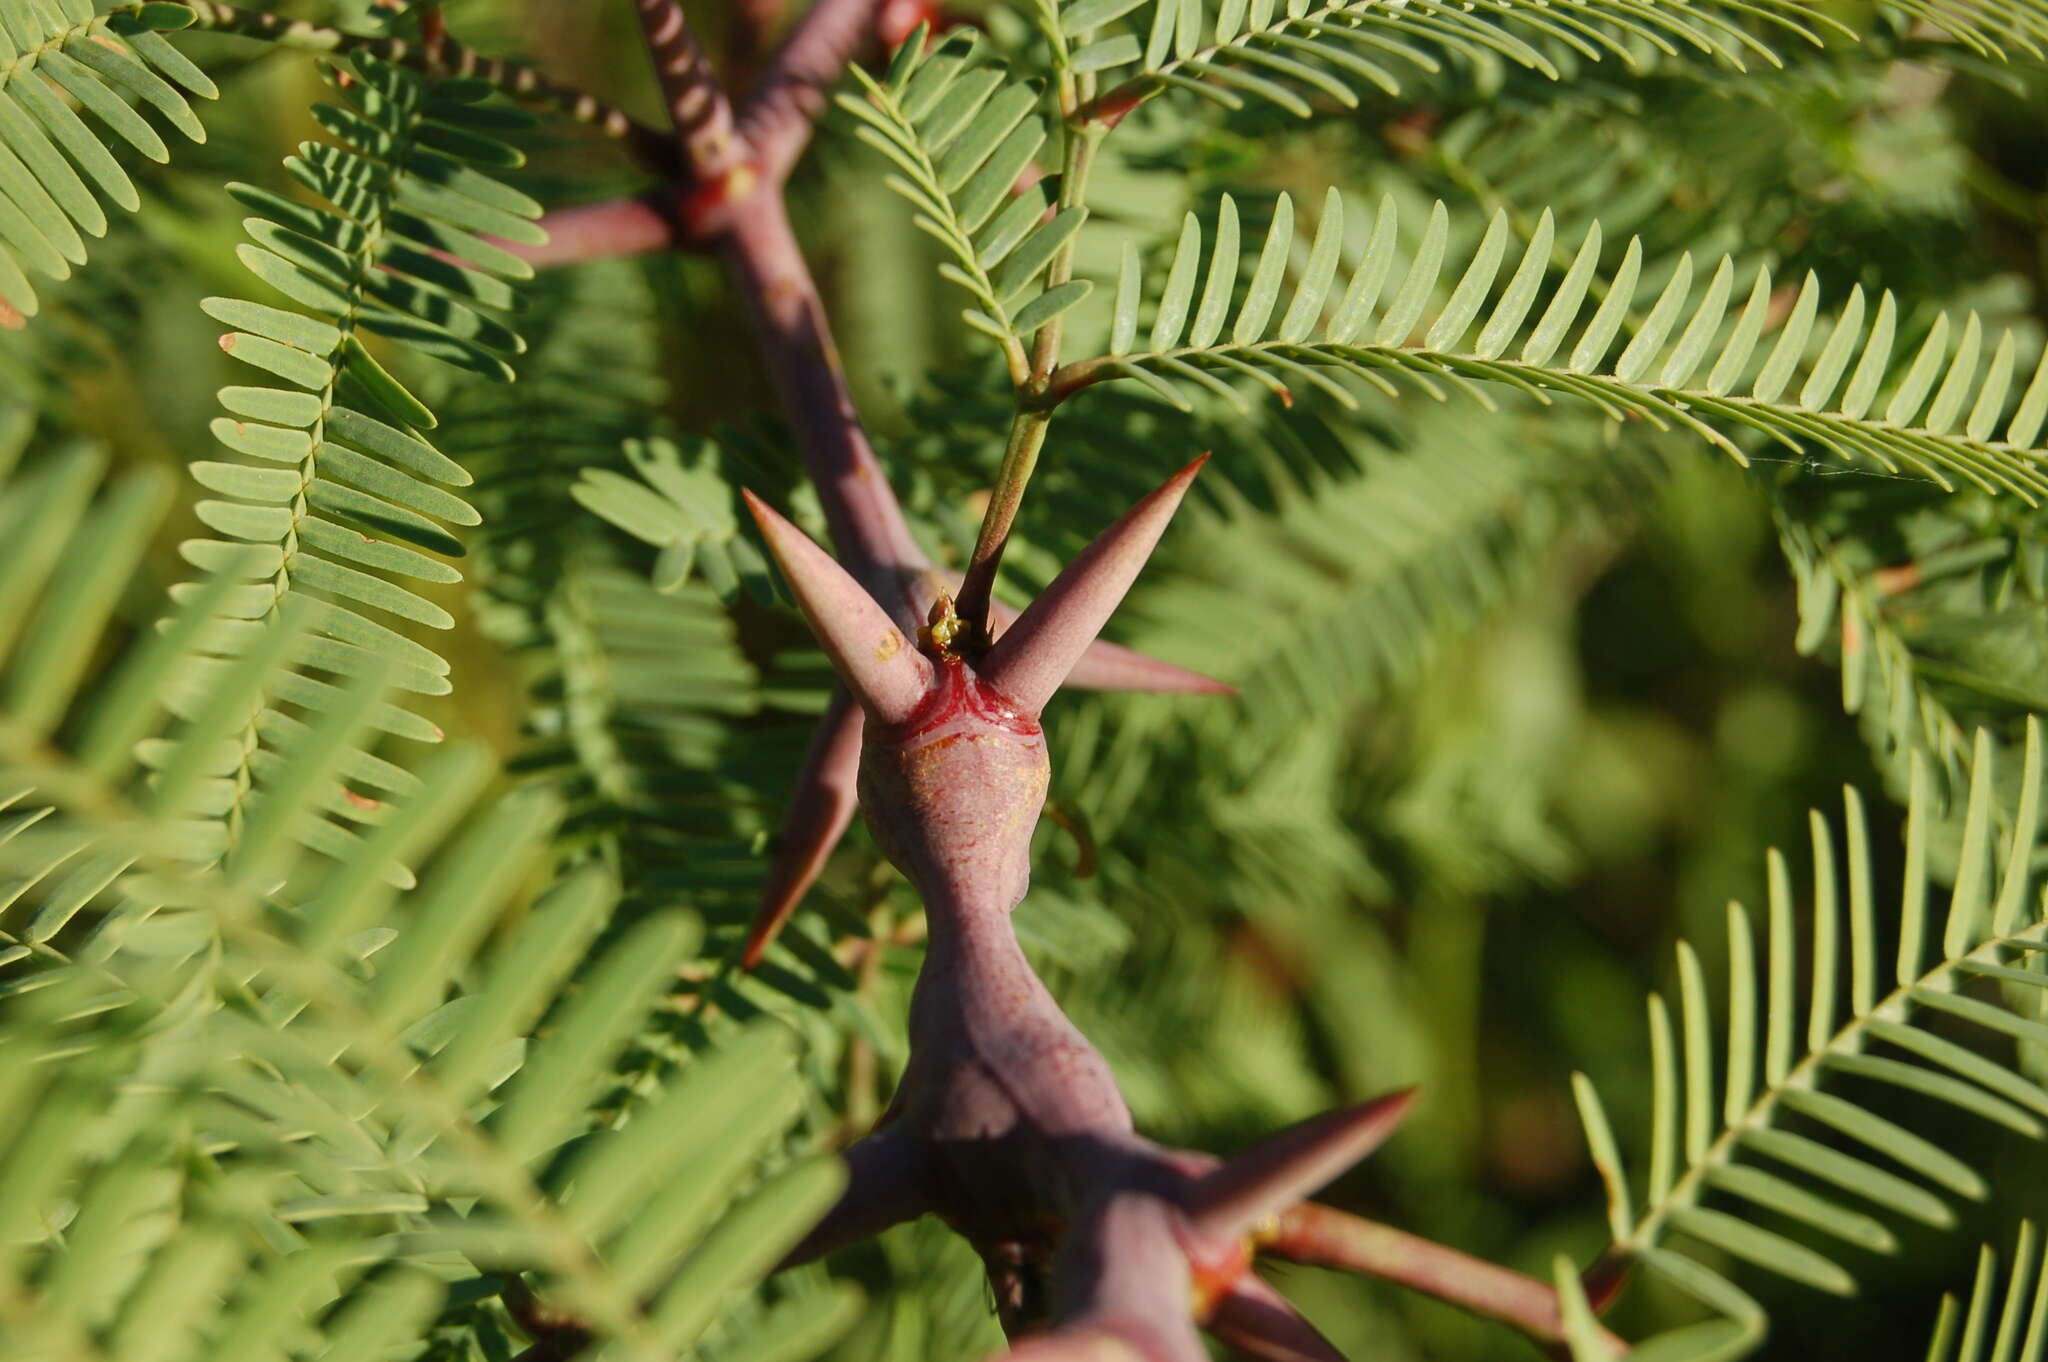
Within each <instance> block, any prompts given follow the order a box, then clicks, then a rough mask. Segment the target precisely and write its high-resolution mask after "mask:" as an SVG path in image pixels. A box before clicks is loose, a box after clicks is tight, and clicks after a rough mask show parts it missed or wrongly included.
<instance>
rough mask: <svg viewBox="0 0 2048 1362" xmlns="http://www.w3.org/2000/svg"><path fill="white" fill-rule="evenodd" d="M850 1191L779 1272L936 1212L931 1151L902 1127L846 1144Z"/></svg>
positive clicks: (892, 1128)
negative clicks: (929, 1177) (929, 1180)
mask: <svg viewBox="0 0 2048 1362" xmlns="http://www.w3.org/2000/svg"><path fill="white" fill-rule="evenodd" d="M839 1157H840V1158H842V1159H844V1160H845V1161H846V1190H845V1191H843V1192H841V1193H840V1194H839V1200H838V1201H837V1202H835V1203H834V1204H833V1206H832V1209H831V1210H829V1211H827V1212H825V1215H824V1218H823V1219H821V1220H820V1221H819V1222H818V1223H817V1225H816V1226H815V1227H813V1228H812V1230H811V1232H810V1233H809V1234H807V1235H805V1236H804V1238H803V1241H802V1242H801V1243H799V1244H798V1245H797V1246H796V1247H795V1248H793V1249H791V1250H790V1251H789V1256H788V1257H786V1258H784V1259H783V1260H782V1262H781V1264H780V1265H779V1266H778V1267H777V1268H776V1269H775V1270H776V1271H777V1272H780V1271H782V1270H783V1269H784V1268H791V1267H795V1266H797V1265H798V1264H799V1263H808V1262H810V1261H811V1260H812V1259H814V1258H822V1257H824V1256H825V1255H826V1254H828V1253H830V1252H832V1250H834V1249H836V1248H840V1247H842V1246H844V1245H847V1244H853V1243H858V1242H860V1241H861V1240H863V1239H872V1238H874V1236H876V1235H878V1234H880V1233H881V1232H882V1231H883V1230H886V1229H888V1228H889V1227H890V1226H892V1225H900V1224H902V1223H903V1222H904V1221H906V1220H915V1219H917V1218H918V1217H919V1216H921V1215H923V1214H925V1213H926V1212H928V1211H930V1210H932V1209H933V1205H932V1194H931V1189H930V1188H929V1187H927V1186H926V1185H925V1170H926V1169H927V1168H928V1167H930V1166H931V1162H932V1157H931V1151H930V1150H929V1149H928V1148H927V1147H926V1145H925V1143H924V1141H923V1140H921V1139H919V1138H918V1137H917V1136H916V1135H915V1134H913V1133H912V1132H911V1131H910V1130H908V1129H907V1128H905V1127H903V1126H899V1125H890V1126H885V1127H883V1128H882V1129H880V1130H877V1131H875V1132H874V1133H873V1134H871V1135H868V1136H865V1137H863V1138H862V1139H859V1140H855V1141H854V1142H853V1143H852V1144H850V1145H848V1146H847V1147H846V1149H845V1151H844V1152H843V1153H841V1154H840V1156H839Z"/></svg>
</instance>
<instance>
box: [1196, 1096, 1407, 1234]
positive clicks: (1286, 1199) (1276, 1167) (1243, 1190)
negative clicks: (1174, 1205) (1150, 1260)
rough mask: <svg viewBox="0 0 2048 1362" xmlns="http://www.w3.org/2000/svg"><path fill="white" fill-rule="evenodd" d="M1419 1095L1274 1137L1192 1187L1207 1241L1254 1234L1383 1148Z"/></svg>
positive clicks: (1381, 1100) (1377, 1102) (1348, 1110)
mask: <svg viewBox="0 0 2048 1362" xmlns="http://www.w3.org/2000/svg"><path fill="white" fill-rule="evenodd" d="M1416 1091H1417V1090H1416V1089H1414V1088H1404V1089H1402V1090H1401V1091H1400V1092H1396V1093H1390V1094H1388V1095H1387V1096H1385V1097H1377V1098H1374V1099H1373V1100H1372V1101H1370V1102H1364V1103H1360V1104H1359V1105H1358V1106H1355V1107H1344V1108H1341V1109H1339V1110H1337V1111H1330V1112H1325V1113H1323V1114H1322V1115H1321V1116H1312V1117H1310V1118H1309V1119H1308V1120H1306V1121H1303V1122H1301V1123H1300V1124H1299V1125H1294V1126H1290V1127H1288V1128H1287V1129H1286V1130H1283V1131H1281V1132H1280V1133H1279V1134H1277V1135H1271V1136H1268V1137H1267V1138H1266V1139H1264V1140H1262V1141H1260V1142H1259V1143H1258V1144H1255V1145H1253V1146H1252V1147H1251V1148H1250V1149H1247V1150H1245V1151H1244V1152H1243V1153H1241V1154H1239V1155H1238V1156H1237V1157H1235V1158H1233V1159H1230V1160H1228V1161H1227V1162H1225V1163H1224V1165H1223V1166H1222V1167H1221V1168H1219V1169H1217V1170H1216V1171H1215V1172H1213V1173H1211V1174H1209V1175H1208V1176H1207V1177H1204V1178H1203V1179H1202V1180H1201V1181H1199V1182H1197V1183H1195V1184H1194V1185H1193V1186H1192V1187H1190V1188H1189V1189H1188V1199H1187V1214H1188V1220H1189V1222H1190V1223H1191V1224H1192V1225H1193V1226H1194V1228H1195V1230H1196V1232H1197V1233H1199V1234H1201V1235H1202V1236H1203V1237H1205V1238H1208V1237H1214V1238H1217V1239H1236V1238H1238V1237H1240V1236H1242V1235H1246V1234H1249V1233H1251V1232H1252V1230H1253V1229H1254V1228H1255V1227H1257V1226H1258V1225H1259V1223H1260V1222H1261V1221H1264V1220H1267V1219H1269V1218H1271V1217H1273V1216H1276V1215H1278V1214H1279V1213H1280V1212H1282V1211H1284V1210H1286V1209H1287V1208H1288V1207H1290V1206H1292V1205H1294V1203H1296V1202H1297V1201H1300V1200H1302V1199H1303V1198H1304V1197H1307V1196H1308V1195H1310V1194H1311V1193H1313V1192H1314V1191H1315V1190H1316V1189H1317V1188H1319V1187H1321V1186H1322V1185H1323V1184H1324V1183H1326V1182H1328V1181H1330V1179H1332V1178H1334V1177H1336V1176H1337V1175H1338V1174H1339V1173H1342V1172H1343V1171H1344V1170H1345V1169H1347V1168H1349V1167H1351V1165H1353V1164H1355V1163H1357V1162H1358V1161H1359V1160H1360V1159H1363V1158H1364V1157H1365V1156H1366V1155H1368V1154H1370V1153H1371V1152H1372V1151H1373V1150H1374V1149H1377V1148H1378V1147H1379V1145H1380V1143H1381V1141H1383V1140H1385V1139H1386V1138H1387V1137H1388V1136H1389V1135H1391V1134H1393V1133H1394V1128H1395V1127H1396V1126H1398V1125H1400V1124H1401V1122H1402V1120H1403V1119H1405V1118H1406V1117H1407V1115H1408V1109H1409V1108H1410V1107H1412V1106H1413V1105H1414V1104H1415V1095H1416Z"/></svg>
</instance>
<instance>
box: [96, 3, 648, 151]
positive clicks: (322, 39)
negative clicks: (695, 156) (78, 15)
mask: <svg viewBox="0 0 2048 1362" xmlns="http://www.w3.org/2000/svg"><path fill="white" fill-rule="evenodd" d="M184 3H185V5H186V7H187V8H188V9H190V10H191V11H192V13H193V16H194V20H193V22H194V26H195V27H198V28H204V29H209V30H211V31H213V32H216V33H234V34H238V35H240V36H242V37H245V38H260V39H262V40H263V41H265V42H271V43H276V44H278V45H279V46H281V47H296V48H302V49H305V50H307V51H312V52H326V53H330V54H333V55H337V56H338V55H341V54H343V53H349V52H367V53H369V54H370V55H371V56H374V57H377V58H379V59H381V60H383V61H388V62H390V63H391V64H392V65H394V66H404V67H408V68H410V69H411V70H414V71H423V72H425V73H427V74H429V75H435V76H458V77H464V78H467V79H472V80H481V81H483V82H484V83H486V84H488V85H491V86H494V87H495V88H497V89H498V90H499V91H501V92H503V93H504V94H506V95H508V96H510V97H511V98H513V99H516V100H519V101H520V102H522V103H526V104H535V105H540V106H542V107H544V108H550V109H554V110H556V111H557V112H559V113H563V114H566V115H567V116H568V117H570V118H572V119H574V120H575V121H576V122H578V123H583V124H586V125H588V126H590V127H592V128H595V129H597V130H598V131H599V132H601V133H603V134H604V135H605V136H607V137H611V138H616V139H618V140H619V141H621V142H624V143H626V144H627V145H628V146H630V147H631V148H632V149H633V151H634V153H635V154H636V155H638V156H639V157H641V159H643V160H645V161H647V162H648V163H649V164H651V165H652V166H654V167H656V168H661V167H664V166H672V165H673V163H674V160H675V157H674V154H673V153H672V152H670V151H669V149H668V139H667V138H666V137H664V136H663V135H662V134H661V133H659V132H657V131H655V130H654V129H653V128H650V127H648V126H647V125H645V124H644V123H639V122H636V121H634V119H633V118H631V117H630V116H629V115H627V114H626V113H625V112H624V111H623V110H621V109H618V108H615V107H613V106H612V105H610V104H607V103H605V102H604V101H603V100H600V99H598V98H597V97H596V96H595V95H592V94H590V93H589V92H588V91H585V90H580V89H577V88H576V87H575V86H573V85H565V84H563V83H561V82H560V81H556V80H551V79H549V78H548V77H547V76H544V75H542V74H541V73H540V72H539V71H538V70H536V69H535V68H534V67H532V66H528V65H526V64H525V63H523V62H515V61H504V60H501V59H499V58H497V57H486V56H484V55H482V54H481V53H479V52H476V51H474V50H473V49H471V48H468V47H464V46H463V45H462V44H461V43H459V42H457V41H455V39H453V38H451V37H448V36H447V35H446V34H445V33H440V34H434V35H431V36H430V38H429V40H428V41H426V42H414V41H412V40H411V39H407V38H397V37H389V36H381V35H372V34H365V33H348V32H345V31H343V30H342V29H338V28H332V27H329V26H326V25H322V24H313V23H308V22H307V21H305V20H303V19H291V18H287V17H285V16H284V15H282V14H268V13H263V12H260V11H257V10H247V9H242V8H240V7H239V6H235V5H222V4H216V3H214V0H184ZM137 8H139V6H137ZM116 12H117V13H118V12H119V11H116Z"/></svg>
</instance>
